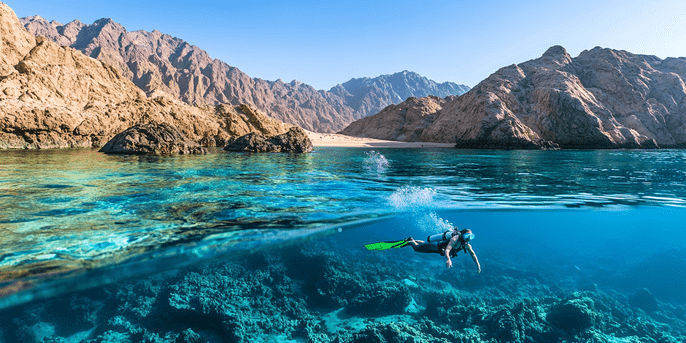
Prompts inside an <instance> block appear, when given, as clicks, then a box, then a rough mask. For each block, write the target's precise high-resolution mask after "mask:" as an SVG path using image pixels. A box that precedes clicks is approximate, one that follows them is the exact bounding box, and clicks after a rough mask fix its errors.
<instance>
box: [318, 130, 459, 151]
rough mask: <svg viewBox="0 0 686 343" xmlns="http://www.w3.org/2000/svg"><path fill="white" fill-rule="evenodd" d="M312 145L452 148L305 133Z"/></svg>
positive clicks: (422, 143) (335, 134)
mask: <svg viewBox="0 0 686 343" xmlns="http://www.w3.org/2000/svg"><path fill="white" fill-rule="evenodd" d="M306 132H307V135H308V136H309V138H310V140H311V141H312V145H314V146H316V147H318V146H319V147H326V146H330V147H348V148H453V147H454V146H455V144H453V143H429V142H398V141H385V140H381V139H373V138H363V137H352V136H346V135H341V134H337V133H317V132H311V131H306Z"/></svg>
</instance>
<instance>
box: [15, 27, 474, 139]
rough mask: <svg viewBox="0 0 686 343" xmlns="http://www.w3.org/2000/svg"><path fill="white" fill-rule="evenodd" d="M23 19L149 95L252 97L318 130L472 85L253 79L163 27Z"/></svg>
mask: <svg viewBox="0 0 686 343" xmlns="http://www.w3.org/2000/svg"><path fill="white" fill-rule="evenodd" d="M21 22H22V23H23V25H24V26H25V27H26V29H27V30H28V31H29V32H31V33H33V34H35V35H40V36H43V37H46V38H48V39H49V40H51V41H52V42H54V43H56V44H58V45H60V46H67V47H71V48H74V49H76V50H79V51H81V52H82V53H84V54H85V55H87V56H90V57H93V58H96V59H98V60H100V61H103V62H106V63H107V64H109V65H112V66H113V67H114V68H115V69H116V70H117V71H119V73H120V74H121V75H123V76H124V77H126V78H128V79H130V80H131V81H133V82H134V84H135V85H136V86H138V87H139V88H140V89H142V90H143V91H144V92H145V93H146V94H147V95H153V96H154V95H156V94H160V93H167V94H170V95H171V96H172V97H174V98H178V99H181V100H182V101H184V102H186V103H188V104H191V105H198V106H215V105H219V104H224V103H226V104H233V105H239V104H250V105H251V106H253V107H254V108H256V109H259V110H261V111H264V112H266V113H269V114H270V115H271V116H272V117H274V118H276V119H278V120H281V121H283V122H286V123H290V124H294V125H297V126H300V127H303V128H305V129H307V130H310V131H316V132H336V131H339V130H341V129H343V128H344V127H345V126H346V125H348V124H350V123H351V122H353V121H354V120H356V119H359V118H362V117H365V116H367V115H371V114H375V113H377V112H378V111H379V110H381V109H382V108H384V107H386V106H388V105H390V104H395V103H399V102H401V101H403V100H405V99H406V98H407V97H410V96H416V97H421V96H426V95H437V96H441V97H443V96H447V95H451V94H462V93H464V92H465V91H467V90H468V89H469V87H467V86H464V85H458V84H455V83H451V82H445V83H441V84H438V83H436V82H434V81H432V80H429V79H427V78H425V77H422V76H420V75H418V74H416V73H412V72H408V71H404V72H400V73H396V74H393V75H383V76H379V77H376V78H363V79H352V80H350V81H348V82H345V83H343V84H341V85H338V86H336V87H333V88H332V89H331V90H329V91H324V90H316V89H314V88H313V87H311V86H309V85H307V84H304V83H301V82H298V81H292V82H290V83H284V82H282V81H281V80H277V81H266V80H262V79H259V78H251V77H249V76H248V75H246V74H245V73H243V72H242V71H240V70H239V69H238V68H235V67H232V66H230V65H228V64H227V63H225V62H222V61H220V60H217V59H212V58H211V57H210V56H209V54H208V53H207V52H206V51H204V50H202V49H200V48H199V47H197V46H194V45H191V44H189V43H187V42H185V41H183V40H182V39H179V38H175V37H172V36H169V35H166V34H163V33H161V32H159V31H156V30H154V31H152V32H146V31H133V32H129V31H127V30H126V29H125V28H124V27H123V26H122V25H120V24H118V23H116V22H114V21H113V20H111V19H100V20H98V21H96V22H94V23H93V24H90V25H87V24H84V23H82V22H80V21H78V20H75V21H72V22H70V23H68V24H66V25H65V24H61V23H58V22H55V21H51V22H48V21H47V20H45V19H44V18H42V17H40V16H32V17H27V18H23V19H21Z"/></svg>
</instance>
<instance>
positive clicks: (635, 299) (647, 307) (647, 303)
mask: <svg viewBox="0 0 686 343" xmlns="http://www.w3.org/2000/svg"><path fill="white" fill-rule="evenodd" d="M629 305H631V306H634V307H638V308H641V309H643V310H644V311H646V312H655V311H657V310H658V306H657V299H655V296H654V295H653V293H650V291H649V290H647V289H645V288H641V289H639V290H638V291H637V292H636V293H634V294H632V295H631V296H630V297H629Z"/></svg>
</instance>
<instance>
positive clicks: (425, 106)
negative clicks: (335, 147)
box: [341, 96, 452, 142]
mask: <svg viewBox="0 0 686 343" xmlns="http://www.w3.org/2000/svg"><path fill="white" fill-rule="evenodd" d="M451 99H452V98H450V97H446V98H445V99H441V98H439V97H435V96H428V97H425V98H408V99H407V100H406V101H405V102H403V103H401V104H399V105H390V106H388V107H386V108H384V109H383V110H382V111H381V112H379V113H378V114H377V115H374V116H369V117H365V118H362V119H360V120H357V121H355V122H353V123H352V124H350V125H349V126H348V127H346V128H345V129H344V130H343V131H341V134H344V135H348V136H355V137H373V138H376V139H384V140H396V141H407V142H418V141H421V134H422V132H423V131H424V130H425V129H426V128H427V127H428V126H429V125H431V123H433V122H434V120H436V116H437V113H439V111H440V110H441V109H442V108H443V106H445V105H446V104H447V103H448V102H449V101H450V100H451Z"/></svg>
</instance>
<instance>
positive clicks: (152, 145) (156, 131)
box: [99, 123, 206, 155]
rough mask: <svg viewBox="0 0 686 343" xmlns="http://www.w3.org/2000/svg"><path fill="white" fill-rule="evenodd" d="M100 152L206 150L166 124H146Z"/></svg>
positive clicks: (200, 152)
mask: <svg viewBox="0 0 686 343" xmlns="http://www.w3.org/2000/svg"><path fill="white" fill-rule="evenodd" d="M99 151H100V152H104V153H107V154H135V155H172V154H202V153H205V152H206V150H205V149H203V148H202V147H200V145H199V144H198V143H196V142H193V141H191V140H189V139H188V138H187V137H186V136H185V135H184V134H183V133H182V132H180V131H179V130H177V129H176V128H174V127H173V126H171V125H169V124H166V123H146V124H141V125H136V126H133V127H130V128H128V129H126V130H125V131H124V132H122V133H120V134H118V135H116V136H114V137H113V138H112V139H111V140H110V141H109V142H107V144H105V146H103V147H102V149H100V150H99Z"/></svg>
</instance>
